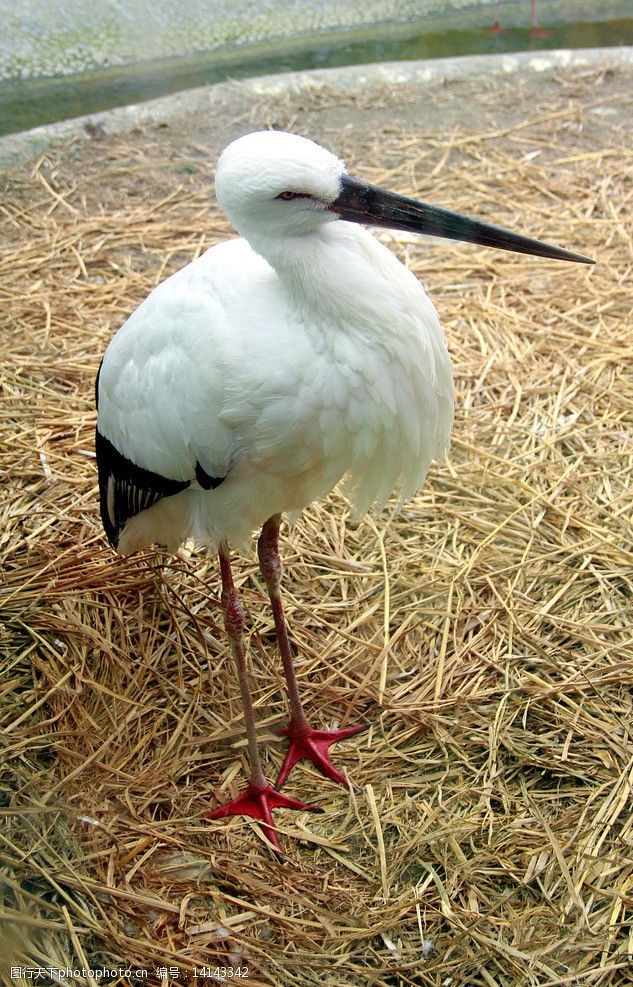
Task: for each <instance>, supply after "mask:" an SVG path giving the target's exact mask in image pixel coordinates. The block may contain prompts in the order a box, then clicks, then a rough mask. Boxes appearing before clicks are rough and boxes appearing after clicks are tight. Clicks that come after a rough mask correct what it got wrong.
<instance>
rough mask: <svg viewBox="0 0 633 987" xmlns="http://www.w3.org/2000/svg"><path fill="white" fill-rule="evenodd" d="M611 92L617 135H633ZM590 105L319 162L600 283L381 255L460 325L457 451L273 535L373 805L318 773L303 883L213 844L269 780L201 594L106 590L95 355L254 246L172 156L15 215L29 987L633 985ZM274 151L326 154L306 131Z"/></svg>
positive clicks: (599, 186) (9, 541) (601, 249)
mask: <svg viewBox="0 0 633 987" xmlns="http://www.w3.org/2000/svg"><path fill="white" fill-rule="evenodd" d="M620 81H621V88H620V90H619V95H618V90H617V86H615V89H614V88H613V85H614V83H613V80H611V83H612V89H611V90H610V92H611V93H613V92H615V93H616V96H615V97H613V99H616V103H615V104H613V102H612V103H611V104H610V103H609V99H608V98H607V97H606V96H604V105H607V106H609V105H620V106H622V105H623V101H626V99H627V96H626V92H629V93H630V91H631V90H630V88H627V85H626V84H625V82H626V80H620ZM616 82H617V80H616ZM603 83H605V84H606V82H605V76H604V75H602V76H601V75H600V74H598V73H596V74H594V75H593V76H589V75H587V74H586V73H585V75H582V74H580V73H577V74H576V75H574V74H571V73H569V74H567V75H565V74H563V75H562V76H561V77H560V78H559V80H558V81H557V84H556V86H555V87H554V89H555V92H554V95H552V92H550V93H548V96H547V99H546V100H544V101H543V103H542V104H538V103H537V102H536V101H534V100H532V101H529V102H524V105H523V107H522V116H521V118H520V119H518V118H517V120H515V122H514V123H512V124H511V125H509V126H498V125H495V123H494V121H493V120H491V119H490V116H488V117H487V118H485V119H484V118H483V117H482V120H483V126H481V124H480V125H479V126H478V127H477V126H476V124H475V121H474V119H473V120H466V121H465V122H464V124H463V126H462V127H461V128H459V127H456V128H453V129H451V131H450V132H447V131H444V132H438V131H434V132H427V131H425V130H424V128H423V127H420V126H418V127H417V128H414V127H412V126H410V125H407V126H405V125H404V124H403V125H402V126H391V127H388V126H385V127H384V129H383V131H382V132H381V133H374V134H373V135H372V136H371V137H367V136H366V137H365V139H364V140H363V139H362V138H361V137H360V136H358V135H356V136H354V138H353V139H352V137H351V136H350V135H349V133H348V134H345V133H343V134H342V135H341V138H340V140H338V142H337V140H336V139H335V138H334V137H333V136H332V135H330V136H329V138H328V136H327V135H323V134H320V133H319V129H318V125H317V124H314V125H313V126H312V129H311V130H310V131H309V132H310V133H312V134H313V135H314V136H315V137H317V138H319V137H324V138H325V139H326V140H328V142H329V143H330V146H332V147H333V148H334V149H335V150H339V151H342V152H343V153H345V155H346V157H347V159H348V165H349V166H350V170H351V169H354V170H356V171H360V173H362V174H363V175H364V176H365V177H367V178H369V179H370V180H373V181H376V182H378V183H381V184H384V185H387V186H389V187H391V188H394V189H397V190H402V191H408V192H413V193H414V194H417V195H419V196H420V197H423V198H428V199H431V200H432V201H434V202H436V203H437V204H444V205H448V206H450V207H453V208H456V209H460V210H463V211H467V212H469V213H471V214H478V215H481V216H484V217H490V218H491V219H492V218H494V219H496V220H497V221H499V222H502V223H505V224H506V225H511V226H513V227H515V228H517V229H521V230H524V231H525V232H528V233H532V234H535V235H540V236H542V237H543V238H546V239H549V240H550V241H552V242H558V243H561V244H563V245H565V246H568V247H570V248H571V249H577V250H581V251H583V252H585V253H589V254H593V255H595V256H597V257H598V259H599V265H598V266H597V267H596V268H595V269H594V270H589V269H586V268H583V267H580V266H573V265H557V264H555V263H548V262H546V261H541V260H538V259H529V260H528V259H525V258H517V257H514V256H511V255H504V254H500V253H494V254H493V253H492V252H490V251H487V250H484V249H477V248H472V247H468V246H465V245H459V244H447V243H441V244H440V243H437V242H429V243H426V242H421V241H420V240H416V239H415V238H410V239H407V238H406V237H399V238H396V237H393V236H391V235H390V234H384V237H385V239H386V240H387V241H389V242H391V243H392V245H393V248H394V249H395V250H397V251H398V253H399V255H400V256H401V257H402V258H403V259H404V260H405V262H406V263H408V264H409V265H410V266H411V267H412V269H413V270H414V271H415V272H416V273H417V274H418V275H419V276H420V277H421V278H422V280H423V281H424V282H425V284H426V286H427V288H428V290H429V292H430V294H431V296H432V297H433V298H434V299H435V301H436V302H437V304H438V307H439V310H440V315H441V317H442V321H443V324H444V326H445V328H446V332H447V337H448V342H449V346H450V349H451V352H452V356H453V359H454V365H455V374H456V381H457V420H456V425H455V432H454V443H453V448H452V452H451V455H450V458H449V460H448V461H447V462H445V463H441V464H438V465H437V467H435V468H434V469H433V471H432V475H431V476H430V478H429V480H428V482H427V484H426V486H425V488H424V490H422V491H421V492H420V494H419V495H418V496H417V497H416V498H415V499H414V500H412V501H411V502H410V503H408V504H407V505H406V506H405V508H404V510H403V512H402V513H401V514H400V516H399V517H398V518H396V519H393V520H391V521H390V522H389V520H388V517H387V516H386V515H385V516H382V517H379V518H366V519H364V520H363V521H362V522H361V523H360V524H359V525H353V524H352V522H351V520H350V512H349V510H348V505H347V504H346V503H345V501H344V500H343V499H342V497H341V496H340V495H338V494H337V493H334V494H333V495H332V496H331V497H330V498H329V499H328V500H327V501H326V502H325V503H323V504H318V505H314V506H313V507H312V508H311V509H310V510H309V511H308V512H307V513H306V514H305V516H304V517H303V518H302V519H301V520H300V522H299V523H298V524H297V525H296V527H295V528H294V529H293V530H292V531H291V532H288V533H287V534H286V537H285V539H284V551H285V561H286V572H285V577H284V585H285V603H286V608H287V615H288V617H289V620H290V623H291V629H292V637H293V640H294V642H295V644H296V648H297V654H298V659H297V662H298V668H299V673H300V679H301V683H302V688H303V693H304V696H305V698H306V702H307V706H308V709H309V712H310V714H311V716H312V719H313V721H314V722H315V723H316V724H319V725H332V724H334V723H341V724H343V725H345V724H347V723H350V724H351V723H355V722H357V721H359V720H366V721H367V722H368V723H369V724H370V728H369V730H368V732H367V733H366V734H363V735H361V736H359V737H358V738H355V740H354V741H349V742H347V743H346V744H341V745H339V746H338V747H337V748H336V753H337V760H338V763H339V764H341V765H343V766H344V767H345V769H346V770H347V771H348V773H349V776H350V778H351V779H353V781H354V782H355V783H356V784H357V785H358V786H360V788H361V792H360V793H359V794H354V793H351V792H350V793H349V794H347V793H346V792H344V791H343V790H341V789H339V788H338V787H336V786H334V785H333V784H331V783H329V782H326V781H324V780H323V779H322V778H321V777H320V776H319V775H318V774H317V773H316V772H315V771H314V770H313V769H312V767H311V766H306V765H305V764H304V765H303V766H301V767H298V768H297V769H295V772H294V773H293V775H292V776H291V779H290V780H289V782H288V784H287V790H288V792H289V793H290V794H292V795H296V796H298V797H300V798H303V799H306V800H307V801H317V802H318V803H319V804H320V805H321V806H323V808H324V810H325V812H324V814H323V815H319V816H313V815H311V814H307V813H304V814H296V813H292V814H284V813H283V812H277V820H278V823H279V828H280V831H281V832H282V834H283V835H282V839H283V841H284V846H285V849H286V852H287V857H288V859H287V862H286V863H285V864H284V865H283V866H282V865H280V864H278V863H277V861H276V860H275V859H274V858H273V856H272V855H271V853H270V851H269V848H268V845H267V844H266V842H265V841H264V840H263V838H262V836H261V833H260V832H259V830H258V829H257V828H256V827H255V826H253V825H251V824H250V823H249V822H248V821H246V820H241V819H234V820H228V821H222V822H218V823H213V824H211V823H206V822H204V821H202V819H201V816H202V814H203V813H204V811H205V810H207V809H208V808H209V807H210V806H212V805H214V804H217V800H223V799H226V798H228V797H230V796H231V795H233V794H236V793H237V791H238V790H239V788H240V786H242V785H243V784H244V781H245V776H246V771H247V762H246V754H245V738H244V731H243V724H242V718H241V707H240V702H239V692H238V686H237V680H236V676H235V674H234V670H233V668H232V663H231V658H230V654H229V652H228V648H227V642H226V639H225V636H224V632H223V628H222V619H221V613H220V609H219V602H218V578H217V573H216V565H215V561H214V560H213V559H209V558H206V557H204V556H203V555H201V554H198V553H197V552H196V551H195V549H193V548H191V547H186V548H184V549H183V551H182V553H181V554H180V556H178V557H176V558H173V557H168V556H166V555H160V554H156V553H147V554H144V555H137V556H133V557H131V558H128V559H124V560H120V559H117V558H115V557H114V556H113V554H112V553H111V552H110V550H109V549H108V548H107V546H106V544H105V540H104V537H103V534H102V532H101V530H100V526H99V521H98V512H97V483H96V475H95V464H94V459H93V437H92V433H93V426H94V421H95V412H94V407H93V379H94V375H95V372H96V368H97V366H98V362H99V359H100V355H101V353H102V351H103V349H104V347H105V345H106V342H107V340H108V339H109V337H110V335H111V334H112V332H113V331H114V330H115V329H116V328H117V327H118V325H120V324H121V322H122V321H123V320H124V318H125V317H126V315H127V314H128V313H129V312H130V311H131V310H132V309H133V307H134V306H135V305H136V304H138V302H140V300H141V299H142V298H143V297H144V296H145V295H146V294H147V292H148V291H149V290H150V289H151V288H152V287H153V285H154V284H156V283H157V282H158V281H159V280H161V279H162V278H164V277H165V276H166V275H167V274H169V273H170V272H171V271H173V270H175V269H176V268H178V267H180V266H182V265H183V264H184V263H185V262H187V261H188V260H190V259H191V258H193V257H194V256H196V255H197V254H198V253H199V252H200V251H201V250H202V249H205V248H206V247H207V246H208V245H210V244H211V243H213V242H215V241H217V240H218V239H221V238H223V237H225V236H226V235H230V230H229V229H228V227H227V224H226V222H225V220H224V219H223V218H222V216H221V215H220V214H219V213H218V212H217V210H216V208H215V206H214V204H213V202H212V198H211V196H210V191H209V185H210V176H211V164H212V161H211V155H210V154H209V153H208V152H207V151H206V149H205V148H204V147H202V148H201V146H200V144H199V143H198V144H196V143H195V142H194V141H193V140H192V141H190V142H189V143H186V142H183V143H181V144H180V146H179V147H178V148H175V147H173V146H171V148H170V150H169V152H167V151H166V150H165V149H166V146H167V145H166V141H167V137H165V136H164V135H161V134H160V133H159V132H155V133H151V132H149V133H145V134H136V135H134V134H132V135H129V137H126V138H117V139H114V138H108V139H107V140H103V141H101V142H100V141H99V140H95V141H94V142H92V143H90V144H87V145H77V144H75V145H71V146H69V147H64V148H59V149H54V150H51V151H49V152H47V153H46V154H44V155H43V156H42V157H41V158H40V159H39V160H38V161H36V162H34V163H33V162H31V163H29V164H28V167H24V168H22V169H20V170H19V171H16V172H15V173H13V174H12V175H10V176H8V178H7V179H6V181H5V191H6V193H7V194H6V196H5V204H4V207H3V209H4V220H3V226H4V234H3V245H2V255H1V258H0V272H1V277H2V282H1V287H0V290H1V291H2V297H3V305H4V307H5V311H6V312H7V314H8V316H9V331H8V332H7V330H6V329H5V330H4V332H3V339H2V349H3V354H2V360H3V371H2V378H3V380H2V387H3V403H2V429H3V445H2V456H3V469H4V477H5V480H4V493H3V497H2V503H1V507H0V510H1V515H2V517H1V524H0V539H1V551H2V561H3V570H4V586H3V595H4V607H3V625H2V645H3V652H4V657H3V659H2V662H3V664H2V715H3V723H4V733H3V744H4V753H3V764H2V773H1V792H2V800H3V806H4V808H3V809H2V812H3V816H4V819H3V828H2V830H1V832H0V864H1V865H2V872H3V883H4V898H5V916H4V918H5V922H4V925H3V928H4V931H3V933H2V935H3V942H2V943H1V944H0V954H1V955H2V957H3V962H4V964H5V968H4V973H3V976H4V978H5V982H6V983H12V984H22V983H32V982H33V980H32V974H31V978H29V975H28V974H25V973H20V972H19V971H15V970H14V971H13V977H12V976H11V971H10V969H9V967H10V965H11V966H16V967H24V966H31V967H33V966H34V967H42V968H49V967H52V968H56V969H61V970H62V973H61V974H56V976H58V977H59V979H60V980H61V981H62V982H65V983H70V982H74V983H88V984H93V983H97V982H99V978H98V976H96V975H94V976H91V975H90V974H88V975H87V976H85V977H84V976H74V977H72V976H71V977H69V976H67V975H66V974H65V973H64V969H65V968H66V967H73V968H75V969H77V968H85V969H86V970H88V969H89V968H95V967H99V966H102V965H104V964H105V965H106V966H109V967H114V968H121V970H125V969H126V968H128V969H131V970H132V973H131V975H128V976H127V977H126V976H125V975H124V974H123V975H122V977H121V979H120V983H122V984H123V983H133V984H138V983H143V982H145V983H152V984H154V983H161V982H162V983H170V984H176V983H198V984H204V983H214V982H216V980H215V979H214V974H215V970H216V967H233V968H238V967H239V968H240V970H241V972H242V973H244V972H245V968H248V977H243V978H242V979H241V980H238V979H236V978H235V977H234V978H233V980H232V981H227V982H248V983H252V984H254V985H259V984H278V985H284V987H285V985H310V984H328V985H332V987H334V985H337V987H338V985H358V984H361V985H362V984H372V985H374V984H375V985H409V984H416V985H452V987H459V985H486V987H492V985H504V987H508V985H515V984H542V985H550V987H554V985H567V984H592V985H593V984H600V985H605V984H618V983H625V982H627V977H628V976H629V974H628V973H627V969H629V964H630V961H631V956H632V955H633V933H631V909H632V904H631V893H632V892H631V889H632V888H633V854H632V839H633V833H632V830H631V816H630V812H631V785H632V782H633V744H632V743H631V734H630V730H631V727H630V724H631V692H630V687H631V684H632V681H633V645H632V634H631V622H630V616H631V610H630V603H631V592H632V581H633V578H632V563H633V553H632V550H631V540H630V520H631V517H630V512H631V493H630V482H631V462H632V454H631V442H630V425H631V411H632V398H633V395H632V389H631V378H630V358H631V336H630V320H629V319H628V316H629V313H630V307H631V292H630V273H631V266H632V265H631V224H630V208H631V196H632V191H631V190H632V189H633V184H632V182H633V166H632V164H631V160H632V159H631V155H630V147H628V146H627V139H626V135H625V133H624V131H623V130H622V129H618V127H616V126H615V125H613V126H612V127H609V120H608V118H607V116H606V115H604V114H603V115H602V116H601V117H598V116H592V110H593V108H595V107H596V106H597V105H598V104H599V103H600V98H601V92H602V90H601V88H600V87H601V85H602V84H603ZM480 95H481V99H482V100H483V101H485V100H486V99H487V98H488V96H489V94H488V96H486V93H485V92H482V93H481V94H480ZM436 96H437V98H438V99H439V98H441V93H439V94H437V93H436ZM319 98H321V99H322V98H323V97H322V96H321V97H317V96H316V95H315V97H314V100H313V101H312V104H311V106H309V107H308V110H310V111H311V112H312V114H313V116H312V118H311V119H312V120H313V121H314V120H318V110H319V106H318V99H319ZM628 99H629V100H630V96H629V97H628ZM385 100H386V102H387V105H388V99H387V97H385ZM482 105H483V103H482ZM485 106H486V112H488V111H489V112H490V113H492V109H493V103H492V101H491V99H490V98H488V102H487V103H486V104H485ZM260 109H261V113H260V117H259V121H258V122H259V123H260V124H261V123H262V121H264V122H265V119H266V112H267V108H266V107H264V108H263V109H262V108H260ZM304 109H305V108H304ZM306 112H307V111H306ZM284 113H285V115H284ZM592 121H593V123H592ZM275 123H276V124H277V125H278V126H294V127H295V129H302V126H301V125H302V119H301V117H300V116H299V117H297V111H296V108H294V109H293V108H291V107H287V108H286V110H285V111H284V110H283V108H281V109H280V108H279V107H276V108H275ZM594 123H595V125H596V126H598V124H599V125H600V128H601V130H600V136H599V137H597V136H596V135H595V134H594V132H593V130H592V126H593V124H594ZM238 126H241V129H242V130H248V129H251V128H250V127H249V125H248V121H246V122H244V121H242V122H241V123H239V124H238ZM605 134H606V140H605ZM337 144H338V146H337ZM627 216H628V219H627ZM236 573H238V574H239V585H240V587H241V591H242V594H243V598H244V601H245V604H246V607H247V610H248V615H249V646H250V655H251V660H252V672H253V681H254V693H255V700H256V705H257V712H258V717H259V724H260V732H261V736H262V740H263V744H264V758H265V762H266V764H267V765H268V767H269V769H270V772H271V774H274V772H275V769H276V768H277V767H278V765H279V763H280V759H281V756H282V750H283V746H282V741H281V740H280V739H279V738H278V737H277V736H276V728H277V727H278V726H280V725H281V724H282V723H283V722H284V718H285V715H286V707H285V702H284V684H283V679H282V675H281V668H280V662H279V660H278V656H277V653H276V649H275V643H274V635H273V631H272V618H271V614H270V611H269V608H268V606H267V601H266V597H265V589H264V586H263V584H262V580H261V578H260V576H259V574H258V571H257V567H256V565H255V559H254V554H251V555H249V556H248V557H246V558H244V559H240V560H237V561H236ZM286 834H287V835H286ZM201 967H207V968H210V969H208V970H207V973H210V974H211V976H208V977H207V978H206V979H205V978H204V977H203V976H201V975H200V968H201ZM195 968H197V970H198V976H197V977H196V976H195V975H194V970H195ZM142 969H146V970H147V977H146V978H143V977H142V976H141V975H140V974H137V973H135V971H136V970H142ZM47 976H50V974H47ZM106 979H107V978H106ZM110 979H112V978H110ZM115 979H116V978H115ZM40 982H48V981H47V980H46V979H42V980H40Z"/></svg>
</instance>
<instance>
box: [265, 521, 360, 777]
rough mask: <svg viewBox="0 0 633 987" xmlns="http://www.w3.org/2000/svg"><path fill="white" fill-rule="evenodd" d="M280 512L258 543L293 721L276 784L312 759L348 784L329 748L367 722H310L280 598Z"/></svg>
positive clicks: (285, 731)
mask: <svg viewBox="0 0 633 987" xmlns="http://www.w3.org/2000/svg"><path fill="white" fill-rule="evenodd" d="M279 522H280V517H279V515H275V516H274V517H272V518H270V519H269V520H268V521H266V524H265V525H264V527H263V528H262V533H261V535H260V537H259V541H258V543H257V552H258V556H259V565H260V569H261V571H262V575H263V577H264V579H265V580H266V586H267V587H268V595H269V596H270V603H271V606H272V610H273V617H274V621H275V631H276V634H277V641H278V642H279V650H280V652H281V661H282V663H283V668H284V675H285V677H286V682H287V683H288V695H289V699H290V711H291V715H290V723H289V724H288V726H287V727H286V728H285V729H283V730H282V731H281V733H282V734H284V735H285V736H287V737H288V738H289V739H290V746H289V748H288V752H287V754H286V757H285V760H284V763H283V765H282V767H281V771H280V772H279V775H278V777H277V781H276V782H275V788H277V789H278V788H281V786H282V785H283V784H284V782H285V781H286V779H287V778H288V775H289V774H290V772H291V771H292V769H293V768H294V766H295V764H297V762H298V761H302V760H308V761H312V763H313V764H314V766H315V767H316V768H318V769H319V771H320V772H321V774H324V775H325V776H326V777H327V778H331V779H332V781H336V782H338V784H339V785H343V786H344V787H345V788H347V787H348V781H347V778H346V777H345V775H344V774H343V772H342V771H340V770H339V769H338V768H337V767H336V766H335V765H334V764H333V763H332V761H331V759H330V755H329V749H330V747H331V745H332V744H334V743H336V741H338V740H345V739H346V738H347V737H352V736H354V734H356V733H360V731H361V730H365V729H366V726H365V724H364V723H363V724H361V725H360V726H356V727H348V728H346V729H343V730H314V729H313V728H312V727H311V726H310V724H309V723H308V718H307V717H306V714H305V710H304V708H303V703H302V702H301V697H300V695H299V686H298V684H297V676H296V673H295V667H294V661H293V658H292V648H291V646H290V641H289V639H288V629H287V627H286V621H285V618H284V611H283V605H282V602H281V590H280V583H281V572H282V565H281V557H280V555H279Z"/></svg>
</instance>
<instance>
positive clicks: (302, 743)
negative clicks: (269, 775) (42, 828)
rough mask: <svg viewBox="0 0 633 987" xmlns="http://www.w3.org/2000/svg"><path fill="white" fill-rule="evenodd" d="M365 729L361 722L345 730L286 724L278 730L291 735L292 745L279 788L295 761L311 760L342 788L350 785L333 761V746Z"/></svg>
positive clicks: (277, 785) (287, 755)
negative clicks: (316, 728) (331, 752)
mask: <svg viewBox="0 0 633 987" xmlns="http://www.w3.org/2000/svg"><path fill="white" fill-rule="evenodd" d="M366 729H367V724H366V723H361V725H360V726H358V727H347V728H345V729H343V730H313V729H312V727H310V726H307V725H306V726H303V727H299V726H296V725H295V724H294V723H293V722H292V720H291V721H290V723H289V724H288V726H287V727H284V729H283V730H280V731H279V732H280V734H282V735H283V736H285V737H289V738H290V747H289V748H288V753H287V754H286V757H285V760H284V763H283V764H282V766H281V771H280V772H279V775H278V777H277V781H276V782H275V788H276V789H277V790H279V789H280V788H281V786H282V785H283V784H284V783H285V781H286V779H287V778H288V775H289V774H290V772H291V771H292V769H293V768H294V766H295V764H297V762H298V761H303V760H307V761H312V763H313V764H314V766H315V768H318V769H319V771H320V772H321V774H324V775H325V777H326V778H331V779H332V781H336V782H337V783H338V784H339V785H342V786H343V788H349V781H348V780H347V777H346V776H345V775H344V774H343V772H342V771H340V770H339V768H337V767H336V766H335V765H334V764H332V761H331V759H330V753H329V751H330V747H331V746H332V744H335V743H337V741H339V740H346V739H347V738H348V737H353V736H354V735H355V734H357V733H360V732H361V730H366Z"/></svg>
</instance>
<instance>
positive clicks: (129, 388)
mask: <svg viewBox="0 0 633 987" xmlns="http://www.w3.org/2000/svg"><path fill="white" fill-rule="evenodd" d="M185 270H186V269H185ZM180 273H181V274H183V273H184V272H180ZM183 280H184V283H183ZM170 282H171V284H170ZM194 294H195V295H196V297H195V299H194V298H193V295H194ZM213 316H214V311H213V305H212V304H211V303H210V302H209V299H205V298H204V297H200V296H199V293H195V292H192V291H191V290H190V286H189V285H188V284H187V282H186V279H183V278H179V276H178V275H175V276H174V277H173V278H171V279H168V281H166V282H164V283H163V284H162V285H160V286H159V288H157V289H155V291H154V292H152V294H151V295H150V296H149V297H148V298H147V299H146V300H145V302H143V303H142V305H141V306H139V308H138V309H137V310H136V312H134V313H133V315H132V316H131V317H130V318H129V319H128V321H127V322H126V324H125V325H124V326H123V327H122V328H121V329H120V330H119V332H118V333H117V334H116V335H115V336H114V338H113V339H112V341H111V343H110V345H109V346H108V349H107V350H106V353H105V356H104V358H103V360H102V363H101V367H100V368H99V374H98V376H97V383H96V400H97V410H98V421H97V432H96V454H97V466H98V472H99V492H100V501H101V517H102V520H103V525H104V528H105V531H106V534H107V536H108V540H109V541H110V544H111V545H112V546H113V547H115V548H116V547H117V545H118V542H119V537H120V535H121V531H122V529H123V526H124V525H125V523H126V521H128V520H129V519H130V518H132V517H134V516H135V515H137V514H140V513H141V511H145V510H147V509H148V508H150V507H152V506H153V505H154V504H156V503H157V502H158V501H159V500H161V499H162V498H164V497H170V496H173V495H174V494H177V493H179V492H180V491H182V490H185V489H186V488H187V487H189V486H191V485H194V486H199V487H202V488H203V489H205V490H209V489H213V488H214V487H216V486H218V485H219V484H220V483H221V482H222V480H223V479H224V478H225V477H226V475H227V473H228V472H229V469H230V467H231V463H232V459H233V458H234V455H235V449H234V443H233V437H232V435H231V431H230V429H229V428H227V427H226V426H225V425H224V424H223V423H222V422H221V421H220V415H219V412H220V402H221V394H222V386H221V380H220V379H219V377H220V374H221V371H220V369H219V368H220V365H221V354H219V353H218V350H217V346H215V345H214V338H213V336H214V328H213V327H214V324H217V320H214V317H213ZM214 358H215V361H214Z"/></svg>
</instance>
